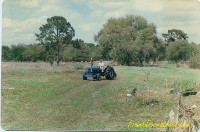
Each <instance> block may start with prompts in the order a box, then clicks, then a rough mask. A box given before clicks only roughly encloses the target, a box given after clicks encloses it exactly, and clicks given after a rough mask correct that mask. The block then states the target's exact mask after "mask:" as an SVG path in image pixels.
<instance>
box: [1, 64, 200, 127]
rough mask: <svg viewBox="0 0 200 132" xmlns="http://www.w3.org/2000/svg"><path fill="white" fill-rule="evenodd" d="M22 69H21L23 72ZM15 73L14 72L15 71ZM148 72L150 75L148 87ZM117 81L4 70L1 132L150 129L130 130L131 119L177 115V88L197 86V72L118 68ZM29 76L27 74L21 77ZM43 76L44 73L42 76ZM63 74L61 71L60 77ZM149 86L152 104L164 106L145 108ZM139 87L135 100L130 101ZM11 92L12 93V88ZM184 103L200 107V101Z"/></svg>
mask: <svg viewBox="0 0 200 132" xmlns="http://www.w3.org/2000/svg"><path fill="white" fill-rule="evenodd" d="M20 68H21V70H19V69H20ZM10 69H12V70H10ZM142 69H143V70H148V69H150V70H151V74H150V76H149V80H148V82H146V81H144V80H145V75H144V72H143V71H142ZM115 70H116V71H117V75H118V77H117V78H116V80H112V81H111V80H102V81H93V80H92V79H90V80H87V81H85V80H82V73H83V72H84V71H73V70H71V71H70V70H68V69H67V68H66V69H65V68H64V67H61V68H56V67H54V68H48V70H47V69H42V68H41V67H40V66H38V67H31V66H29V67H28V68H27V67H23V66H19V65H18V66H17V68H16V69H15V68H14V67H13V68H10V66H8V67H7V68H2V71H3V72H4V71H6V72H5V73H4V74H2V86H3V87H4V89H2V114H1V115H2V127H3V128H4V129H6V130H151V129H150V128H148V129H143V128H140V129H137V128H128V123H129V122H130V120H134V122H135V123H142V122H143V121H144V120H149V119H151V120H152V121H154V122H156V123H159V122H164V121H166V120H167V119H168V113H169V111H170V110H171V109H174V110H176V109H175V108H176V104H177V102H176V101H177V96H176V95H171V94H169V91H170V90H171V89H174V88H180V89H184V88H186V87H194V88H195V89H197V90H198V91H199V90H200V89H199V85H198V84H197V83H198V81H199V80H198V79H199V76H198V72H197V70H191V69H185V68H176V67H175V66H173V65H170V64H167V63H163V64H162V66H161V67H160V68H155V67H154V68H152V67H115ZM22 71H26V72H22ZM37 71H39V72H37ZM57 71H58V72H57ZM147 85H149V87H150V90H151V95H150V100H152V99H156V100H158V101H159V105H153V106H146V105H142V89H143V87H146V86H147ZM133 87H137V89H138V90H137V92H136V96H135V97H127V96H126V94H128V93H130V92H131V91H132V89H133ZM10 88H12V89H10ZM189 99H192V101H190V102H189V101H188V99H185V104H186V105H188V106H191V105H193V103H195V104H196V105H198V103H199V102H198V100H199V97H197V96H193V97H189Z"/></svg>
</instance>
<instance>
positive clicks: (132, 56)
mask: <svg viewBox="0 0 200 132" xmlns="http://www.w3.org/2000/svg"><path fill="white" fill-rule="evenodd" d="M39 30H40V33H39V34H36V37H37V40H38V41H39V42H40V43H39V44H29V45H24V44H18V45H12V46H10V47H8V46H3V47H2V59H3V61H47V62H49V63H51V64H53V62H54V61H56V62H57V65H59V62H60V61H64V62H67V61H88V60H89V59H90V58H91V57H92V58H93V59H94V60H99V59H100V58H102V59H104V60H114V61H116V62H118V63H119V64H122V65H140V66H143V65H144V63H149V62H150V61H152V62H156V61H162V60H167V61H173V62H176V63H177V62H180V61H186V62H188V64H189V65H190V66H191V67H192V68H200V64H199V63H200V62H199V60H200V46H199V45H197V44H194V43H189V42H188V36H187V34H186V33H184V32H183V31H181V30H179V29H170V30H168V32H167V33H163V34H162V36H163V38H164V39H161V38H158V37H157V30H156V26H155V25H154V24H153V23H149V22H148V21H147V20H146V19H145V18H143V17H141V16H133V15H131V16H126V17H121V18H118V19H116V18H111V19H109V20H108V21H107V22H106V23H105V24H104V25H103V27H102V29H101V30H100V31H99V32H98V34H97V35H95V36H94V40H95V41H96V43H97V45H95V44H92V43H85V42H84V41H83V40H81V39H75V40H72V38H73V37H74V36H75V30H74V29H73V27H72V26H71V24H70V23H69V22H67V20H66V19H65V18H63V17H60V16H54V17H51V18H48V19H47V23H46V24H44V25H42V26H41V27H40V28H39Z"/></svg>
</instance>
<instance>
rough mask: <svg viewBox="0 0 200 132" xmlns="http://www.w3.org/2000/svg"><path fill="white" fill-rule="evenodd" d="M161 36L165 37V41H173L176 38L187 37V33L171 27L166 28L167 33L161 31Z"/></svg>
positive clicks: (183, 38) (182, 38)
mask: <svg viewBox="0 0 200 132" xmlns="http://www.w3.org/2000/svg"><path fill="white" fill-rule="evenodd" d="M162 36H163V37H164V38H165V41H167V42H173V41H177V40H186V39H187V38H188V36H187V34H186V33H184V32H183V31H182V30H179V29H171V30H168V33H167V34H165V33H163V34H162Z"/></svg>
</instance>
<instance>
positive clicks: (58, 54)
mask: <svg viewBox="0 0 200 132" xmlns="http://www.w3.org/2000/svg"><path fill="white" fill-rule="evenodd" d="M59 63H60V49H59V44H57V66H59Z"/></svg>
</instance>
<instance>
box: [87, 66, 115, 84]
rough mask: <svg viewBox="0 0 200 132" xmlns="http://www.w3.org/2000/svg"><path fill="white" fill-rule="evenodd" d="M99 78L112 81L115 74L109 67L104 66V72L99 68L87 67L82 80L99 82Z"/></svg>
mask: <svg viewBox="0 0 200 132" xmlns="http://www.w3.org/2000/svg"><path fill="white" fill-rule="evenodd" d="M101 76H105V77H106V79H108V80H112V79H114V78H115V77H116V76H117V74H116V73H115V71H114V69H113V68H112V67H111V66H106V68H105V69H104V70H102V68H100V66H93V67H87V68H86V72H85V73H84V74H83V80H87V78H88V77H91V78H93V79H96V80H99V81H100V80H101Z"/></svg>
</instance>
